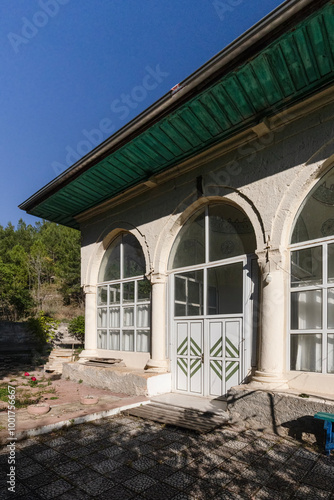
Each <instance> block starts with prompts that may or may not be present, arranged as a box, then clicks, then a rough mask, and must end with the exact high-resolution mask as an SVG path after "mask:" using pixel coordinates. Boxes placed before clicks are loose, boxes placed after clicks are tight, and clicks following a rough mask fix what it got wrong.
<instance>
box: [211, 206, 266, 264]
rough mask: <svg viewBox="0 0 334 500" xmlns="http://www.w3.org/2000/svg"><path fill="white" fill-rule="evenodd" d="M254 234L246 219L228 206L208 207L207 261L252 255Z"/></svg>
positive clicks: (242, 214) (254, 246)
mask: <svg viewBox="0 0 334 500" xmlns="http://www.w3.org/2000/svg"><path fill="white" fill-rule="evenodd" d="M255 248H256V242H255V234H254V230H253V227H252V224H251V222H250V220H249V219H248V217H246V215H245V214H244V213H242V212H241V211H240V210H238V209H237V208H235V207H232V206H230V205H215V206H209V260H210V262H212V261H215V260H221V259H227V258H229V257H234V256H236V255H243V254H248V253H253V252H254V250H255Z"/></svg>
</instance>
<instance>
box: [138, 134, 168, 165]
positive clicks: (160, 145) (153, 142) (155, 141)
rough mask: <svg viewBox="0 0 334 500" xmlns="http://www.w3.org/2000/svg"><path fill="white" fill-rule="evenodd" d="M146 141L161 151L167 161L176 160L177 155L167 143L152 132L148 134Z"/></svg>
mask: <svg viewBox="0 0 334 500" xmlns="http://www.w3.org/2000/svg"><path fill="white" fill-rule="evenodd" d="M145 141H147V143H148V144H149V146H150V147H151V148H153V149H154V150H156V151H160V152H161V154H162V155H163V158H164V159H165V160H166V161H169V160H174V158H175V155H174V154H173V153H172V152H171V151H170V150H169V149H168V148H167V147H166V144H164V143H162V142H160V141H159V140H158V139H157V138H156V137H154V135H153V134H152V133H151V132H148V133H147V134H146V137H145Z"/></svg>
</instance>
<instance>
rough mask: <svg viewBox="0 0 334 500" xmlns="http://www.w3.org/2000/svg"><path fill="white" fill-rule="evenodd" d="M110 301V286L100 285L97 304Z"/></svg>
mask: <svg viewBox="0 0 334 500" xmlns="http://www.w3.org/2000/svg"><path fill="white" fill-rule="evenodd" d="M107 301H108V287H107V286H99V287H98V289H97V305H98V306H103V305H105V304H107Z"/></svg>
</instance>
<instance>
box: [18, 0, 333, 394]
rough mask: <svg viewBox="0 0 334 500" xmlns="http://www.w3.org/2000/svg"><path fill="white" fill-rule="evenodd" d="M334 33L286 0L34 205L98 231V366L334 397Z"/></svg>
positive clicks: (94, 292)
mask: <svg viewBox="0 0 334 500" xmlns="http://www.w3.org/2000/svg"><path fill="white" fill-rule="evenodd" d="M333 33H334V5H333V3H332V2H327V1H317V2H312V1H310V0H299V1H289V0H288V1H287V2H284V4H283V5H282V6H281V7H279V8H278V9H276V11H274V12H273V13H272V14H270V15H269V16H268V17H267V18H265V19H264V20H262V21H261V22H260V23H258V24H257V25H256V26H255V27H254V28H252V29H251V30H249V31H248V32H246V33H245V34H244V35H243V36H242V37H240V38H239V39H238V40H236V41H235V42H234V43H232V44H231V45H230V46H228V47H227V48H226V49H224V50H223V51H222V52H221V53H219V54H218V55H217V56H216V57H214V58H213V59H212V60H210V61H209V62H208V63H207V64H206V65H205V66H203V67H202V68H200V69H199V70H198V71H197V72H196V73H194V74H193V75H191V76H190V77H189V78H187V79H186V80H185V81H184V82H182V83H181V85H180V89H179V90H178V91H177V92H175V91H174V92H172V91H171V92H170V93H168V94H167V95H166V96H164V97H163V98H162V99H160V100H159V101H158V102H157V103H155V104H154V105H153V106H151V107H150V108H149V109H147V110H146V111H145V112H144V113H142V114H141V115H140V116H138V117H137V118H136V119H135V120H133V121H132V122H130V123H129V124H128V125H127V126H125V127H124V128H123V129H121V130H120V131H119V132H117V133H116V134H114V135H113V136H111V137H110V138H109V139H108V140H107V141H105V142H104V143H103V144H101V145H100V146H99V147H97V148H96V149H95V150H94V151H92V152H91V153H89V154H88V155H87V156H85V157H84V158H83V159H82V160H80V161H79V162H77V163H76V164H75V165H73V166H72V167H71V168H69V169H68V170H67V171H66V172H64V173H63V174H61V175H60V176H59V177H57V178H56V179H55V180H54V181H53V182H51V183H50V184H48V185H47V186H45V187H44V188H43V189H42V190H40V191H39V192H37V193H36V194H35V195H33V196H32V197H31V198H30V199H29V200H27V201H26V202H25V203H23V204H22V205H21V208H23V209H24V210H26V211H27V212H29V213H31V214H33V215H37V216H40V217H43V218H45V219H48V220H51V221H55V222H58V223H60V224H65V225H68V226H71V227H76V228H78V229H80V230H81V232H82V285H83V287H84V291H85V293H86V339H85V351H84V353H83V357H85V358H87V357H88V358H89V357H100V358H122V359H123V360H124V362H125V363H126V365H127V367H129V368H133V369H137V370H146V371H149V372H154V371H155V372H159V373H160V372H161V373H170V374H171V375H170V377H167V379H166V377H165V379H164V380H165V381H166V380H168V381H169V380H170V382H168V384H169V387H167V389H169V390H173V391H178V392H183V393H191V394H197V395H203V396H219V395H221V394H225V393H226V391H227V390H228V389H229V388H230V387H232V386H235V385H238V384H241V383H242V384H245V383H248V384H250V387H260V388H264V389H275V388H276V389H277V388H279V389H280V390H284V389H286V388H292V389H296V390H297V391H300V392H306V393H309V394H321V393H326V394H330V395H332V396H334V121H333V117H334V86H333V83H334V36H333Z"/></svg>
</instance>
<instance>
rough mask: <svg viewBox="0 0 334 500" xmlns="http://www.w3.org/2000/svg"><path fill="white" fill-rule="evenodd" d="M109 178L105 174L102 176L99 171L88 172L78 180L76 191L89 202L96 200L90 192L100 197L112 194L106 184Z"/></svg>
mask: <svg viewBox="0 0 334 500" xmlns="http://www.w3.org/2000/svg"><path fill="white" fill-rule="evenodd" d="M107 179H108V178H107V177H106V175H105V174H101V172H100V171H99V170H98V169H94V171H88V172H86V173H85V176H84V177H83V178H81V177H79V179H77V182H76V185H75V189H76V192H77V194H80V192H81V194H82V196H85V197H86V198H87V200H91V201H93V200H94V196H93V197H92V196H90V194H89V193H90V192H91V194H92V193H96V194H99V196H101V195H102V196H103V195H107V194H108V192H110V188H109V186H108V184H107V182H106V180H107Z"/></svg>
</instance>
